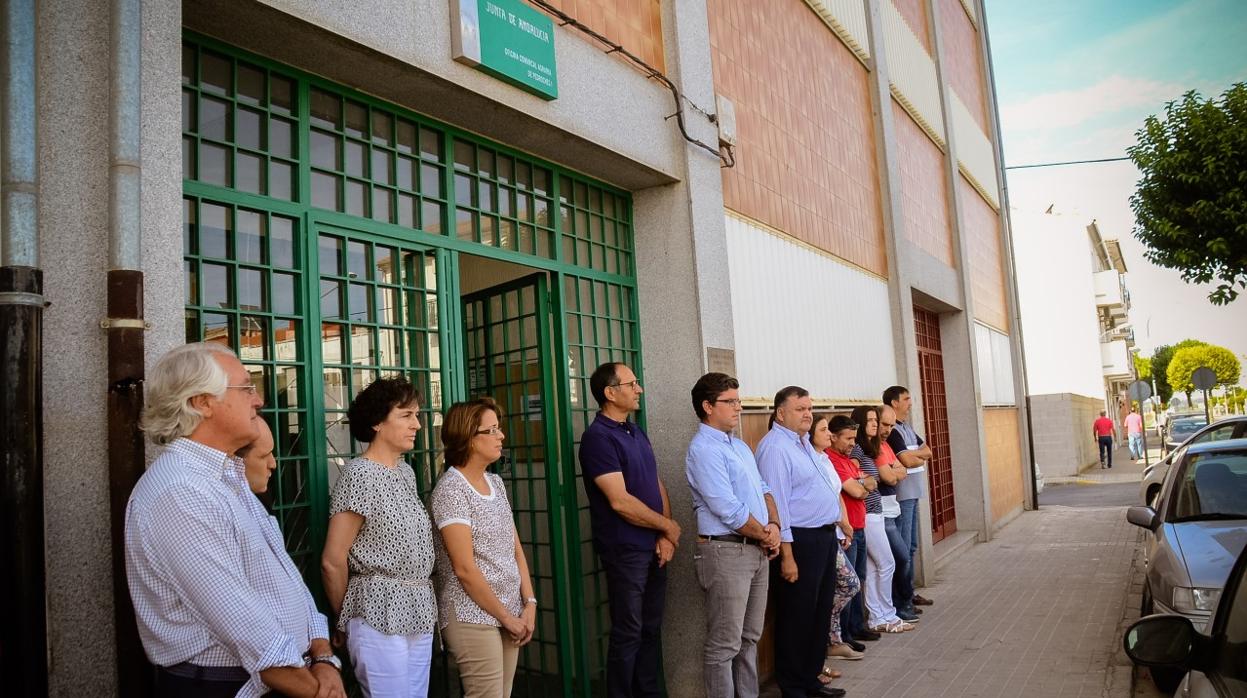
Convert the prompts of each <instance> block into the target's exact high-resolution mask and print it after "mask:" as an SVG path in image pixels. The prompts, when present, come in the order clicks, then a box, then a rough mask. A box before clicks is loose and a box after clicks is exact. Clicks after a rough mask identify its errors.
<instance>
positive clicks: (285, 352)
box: [273, 319, 299, 407]
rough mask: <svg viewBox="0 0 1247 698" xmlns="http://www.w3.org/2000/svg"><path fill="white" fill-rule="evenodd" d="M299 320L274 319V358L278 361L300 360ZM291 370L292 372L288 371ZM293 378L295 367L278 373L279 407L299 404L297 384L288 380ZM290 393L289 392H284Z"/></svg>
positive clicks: (280, 370)
mask: <svg viewBox="0 0 1247 698" xmlns="http://www.w3.org/2000/svg"><path fill="white" fill-rule="evenodd" d="M298 337H299V321H298V320H280V319H278V320H274V321H273V358H274V359H276V360H278V361H298V360H299V351H298V347H299V342H298ZM287 371H290V373H286V372H287ZM287 376H288V377H289V378H290V379H293V378H294V377H295V373H294V369H279V370H278V373H277V392H278V396H277V397H278V400H279V401H280V402H279V404H278V405H277V406H278V407H292V406H297V405H298V404H299V397H298V391H297V390H296V388H297V387H298V385H297V384H294V383H291V382H287V381H286V380H285V378H286V377H287ZM282 393H288V394H282Z"/></svg>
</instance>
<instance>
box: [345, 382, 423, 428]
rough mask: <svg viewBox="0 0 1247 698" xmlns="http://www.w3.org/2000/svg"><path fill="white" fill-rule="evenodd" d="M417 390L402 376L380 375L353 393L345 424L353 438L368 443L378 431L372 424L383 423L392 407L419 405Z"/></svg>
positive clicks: (418, 392)
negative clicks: (359, 390)
mask: <svg viewBox="0 0 1247 698" xmlns="http://www.w3.org/2000/svg"><path fill="white" fill-rule="evenodd" d="M420 399H421V398H420V391H419V390H418V389H417V388H416V386H414V385H412V384H411V382H410V381H408V380H406V379H403V378H381V379H379V380H375V381H373V382H372V385H369V386H368V387H367V388H364V390H363V392H361V393H360V394H359V395H356V396H355V399H354V400H352V401H351V406H350V407H349V408H348V409H347V411H346V420H347V426H348V427H350V429H351V436H353V437H355V440H356V441H359V442H362V443H371V442H372V440H373V438H375V437H376V435H377V432H376V430H374V429H373V427H375V426H377V425H378V424H380V423H381V422H384V421H385V420H386V418H387V417H389V416H390V410H392V409H394V408H395V407H408V406H410V405H417V406H419V404H420Z"/></svg>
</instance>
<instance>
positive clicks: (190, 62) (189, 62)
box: [182, 44, 195, 85]
mask: <svg viewBox="0 0 1247 698" xmlns="http://www.w3.org/2000/svg"><path fill="white" fill-rule="evenodd" d="M182 84H183V85H194V84H195V47H194V46H191V45H189V44H182Z"/></svg>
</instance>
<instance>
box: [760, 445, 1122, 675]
mask: <svg viewBox="0 0 1247 698" xmlns="http://www.w3.org/2000/svg"><path fill="white" fill-rule="evenodd" d="M1128 460H1129V459H1127V461H1128ZM1139 540H1140V532H1139V529H1138V528H1135V527H1134V526H1131V525H1130V524H1128V523H1127V522H1126V517H1125V514H1124V511H1123V510H1122V508H1121V507H1102V508H1069V507H1060V506H1052V507H1045V508H1042V509H1040V510H1039V511H1033V512H1025V513H1023V514H1022V515H1021V516H1019V517H1018V518H1017V519H1015V520H1014V521H1013V522H1012V523H1010V524H1009V525H1008V526H1006V527H1005V528H1004V529H1002V530H1001V531H1000V532H999V533H998V534H997V536H996V538H995V539H993V540H992V541H990V542H988V543H984V544H980V545H976V546H974V547H973V548H971V549H970V550H969V551H967V552H966V553H964V554H963V555H961V556H960V557H958V558H957V559H955V560H954V561H952V562H951V563H949V565H948V566H946V567H944V568H943V569H941V570H940V571H939V572H938V573H937V574H936V579H935V583H934V584H933V585H931V586H930V587H928V588H925V589H922V590H921V593H922V594H923V595H924V596H926V597H928V598H930V599H933V600H934V601H935V605H934V606H927V607H925V611H926V612H925V613H924V614H923V615H922V617H921V621H920V622H919V623H918V624H917V625H918V627H917V628H916V629H915V630H913V631H910V632H907V633H903V634H899V635H884V637H883V638H882V639H881V640H879V641H878V642H871V643H866V644H867V650H866V658H865V659H863V660H861V661H842V660H829V664H830V666H832V667H834V668H835V669H838V670H840V671H842V672H843V673H844V676H843V677H842V678H840V679H837V680H835V681H833V682H832V685H833V686H836V687H839V688H843V689H846V690H847V691H848V694H849V695H850V696H869V697H870V698H888V697H892V696H922V697H924V698H928V697H929V698H936V697H938V696H946V697H953V696H983V697H991V698H999V697H1000V696H1009V697H1010V698H1014V697H1017V696H1036V697H1039V696H1042V697H1044V698H1061V697H1064V696H1069V697H1073V696H1095V697H1097V698H1101V697H1113V698H1116V697H1117V696H1121V697H1123V698H1125V697H1128V696H1130V695H1131V667H1130V662H1129V660H1128V659H1127V658H1126V657H1125V654H1124V652H1123V651H1122V650H1121V638H1122V635H1123V633H1124V631H1125V628H1126V627H1127V626H1128V625H1129V623H1130V622H1133V620H1134V619H1135V618H1137V617H1138V611H1139V593H1138V592H1139V587H1140V585H1139V584H1138V579H1139V577H1138V574H1139V572H1138V571H1136V570H1135V569H1134V568H1135V567H1136V566H1137V565H1141V557H1139V545H1138V543H1139ZM773 690H774V688H773V686H772V691H773ZM764 695H769V694H767V693H764ZM1138 695H1144V694H1138Z"/></svg>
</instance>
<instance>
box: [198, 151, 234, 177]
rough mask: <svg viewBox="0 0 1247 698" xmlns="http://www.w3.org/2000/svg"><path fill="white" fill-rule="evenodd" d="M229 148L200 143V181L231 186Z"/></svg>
mask: <svg viewBox="0 0 1247 698" xmlns="http://www.w3.org/2000/svg"><path fill="white" fill-rule="evenodd" d="M230 170H231V168H230V157H229V150H228V149H227V148H223V147H221V146H219V145H212V144H211V143H200V144H199V181H201V182H207V183H208V184H217V185H220V186H223V187H228V186H230V180H231V177H230Z"/></svg>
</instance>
